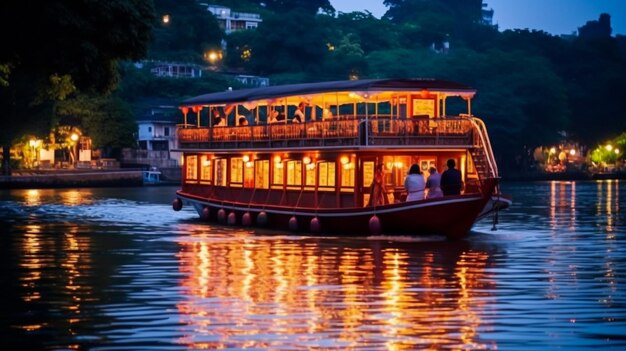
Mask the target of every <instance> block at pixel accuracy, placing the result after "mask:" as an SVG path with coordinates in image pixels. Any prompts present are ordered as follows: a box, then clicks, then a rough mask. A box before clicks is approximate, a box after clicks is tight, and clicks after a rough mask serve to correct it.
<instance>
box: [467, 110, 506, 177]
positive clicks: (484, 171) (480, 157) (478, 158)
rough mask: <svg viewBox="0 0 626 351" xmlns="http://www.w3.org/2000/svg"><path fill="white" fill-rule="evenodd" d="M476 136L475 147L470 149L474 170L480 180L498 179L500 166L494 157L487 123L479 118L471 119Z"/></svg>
mask: <svg viewBox="0 0 626 351" xmlns="http://www.w3.org/2000/svg"><path fill="white" fill-rule="evenodd" d="M471 121H472V126H473V127H474V130H475V131H476V133H475V134H474V147H473V148H472V149H470V154H471V155H472V161H473V162H474V168H475V169H476V172H477V173H478V176H479V178H480V179H486V178H498V177H499V176H498V166H497V165H496V160H495V157H494V155H493V150H492V148H491V143H490V142H489V135H488V133H487V127H486V126H485V123H484V122H483V121H482V120H481V119H479V118H471Z"/></svg>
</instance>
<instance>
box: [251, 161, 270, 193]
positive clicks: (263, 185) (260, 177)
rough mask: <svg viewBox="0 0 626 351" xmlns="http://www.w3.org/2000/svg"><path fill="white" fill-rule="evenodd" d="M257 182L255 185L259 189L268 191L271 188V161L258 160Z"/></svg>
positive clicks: (256, 165) (255, 181) (255, 169)
mask: <svg viewBox="0 0 626 351" xmlns="http://www.w3.org/2000/svg"><path fill="white" fill-rule="evenodd" d="M254 171H255V176H254V177H255V180H254V183H255V184H256V187H257V188H259V189H268V188H269V187H270V179H269V176H270V161H269V160H256V161H254Z"/></svg>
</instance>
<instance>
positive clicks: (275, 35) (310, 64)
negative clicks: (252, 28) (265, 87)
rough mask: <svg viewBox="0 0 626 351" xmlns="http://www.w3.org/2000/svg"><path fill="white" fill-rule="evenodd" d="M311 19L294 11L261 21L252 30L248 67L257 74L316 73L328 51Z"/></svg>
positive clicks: (320, 31)
mask: <svg viewBox="0 0 626 351" xmlns="http://www.w3.org/2000/svg"><path fill="white" fill-rule="evenodd" d="M324 38H325V34H324V29H323V28H320V27H319V26H318V25H317V22H316V18H315V17H314V16H310V15H307V14H306V13H304V12H302V11H298V10H293V11H290V12H287V13H284V14H280V15H273V16H269V17H268V18H267V19H264V20H263V22H262V23H261V24H260V25H259V27H258V28H257V30H256V38H255V41H254V43H253V44H252V48H251V51H252V55H251V58H250V65H251V67H252V68H253V69H254V71H256V72H257V73H259V74H263V75H265V74H277V73H292V72H298V71H300V72H306V73H309V74H311V73H315V74H317V73H319V72H320V71H321V67H320V62H323V60H324V59H325V56H326V55H327V52H328V49H327V46H326V41H325V40H324Z"/></svg>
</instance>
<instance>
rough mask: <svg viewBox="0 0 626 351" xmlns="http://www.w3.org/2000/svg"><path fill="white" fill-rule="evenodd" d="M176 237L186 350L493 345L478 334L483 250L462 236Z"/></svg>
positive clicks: (485, 286) (484, 287)
mask: <svg viewBox="0 0 626 351" xmlns="http://www.w3.org/2000/svg"><path fill="white" fill-rule="evenodd" d="M191 235H192V236H193V234H191ZM179 244H180V245H181V250H180V252H179V254H178V258H179V261H180V270H181V272H183V273H184V278H183V279H182V280H181V282H180V285H181V288H182V289H181V295H182V296H183V297H184V299H183V301H181V302H180V303H179V304H178V305H177V308H178V310H179V313H180V315H181V323H183V324H184V325H187V326H188V328H186V329H185V330H187V333H186V335H185V336H184V337H182V338H181V339H180V340H179V342H180V343H181V344H184V345H186V346H187V347H188V348H194V349H213V348H223V347H230V348H248V347H255V348H272V347H279V346H281V345H282V346H285V345H287V346H289V345H291V347H292V348H293V347H301V346H303V345H309V346H312V347H319V345H328V347H331V348H336V349H353V348H356V347H384V348H385V349H388V350H409V349H415V348H416V347H419V348H420V349H439V348H441V347H442V346H445V347H448V348H449V347H452V348H462V349H477V348H485V347H487V346H489V347H491V346H493V345H485V344H483V343H481V341H480V340H478V338H477V330H478V328H479V327H480V326H481V324H482V323H483V321H482V320H481V318H480V315H481V311H482V310H483V309H484V308H485V305H486V304H488V303H489V299H486V298H485V297H486V296H485V295H486V294H488V291H491V290H492V289H491V288H492V285H493V284H494V282H493V281H492V280H491V279H489V277H488V276H487V275H486V267H487V265H488V261H489V256H488V255H487V254H486V253H484V252H482V251H473V250H465V244H458V245H457V246H459V247H458V248H457V247H454V248H447V247H446V246H447V245H453V246H454V245H456V244H450V243H441V244H440V246H441V247H442V249H441V250H440V249H439V248H435V249H433V250H424V249H419V250H415V249H413V248H412V247H402V246H400V247H383V245H381V244H380V243H379V242H375V243H371V244H366V245H365V246H364V247H340V248H337V247H333V248H332V249H328V248H324V247H322V246H320V245H318V244H317V242H315V241H307V240H293V241H289V240H283V239H272V240H269V239H266V240H263V239H258V240H255V238H254V237H253V236H251V237H233V238H232V239H223V238H220V239H211V238H208V237H205V236H204V237H203V236H196V237H191V238H189V237H185V238H181V240H180V241H179ZM386 245H387V244H386ZM415 245H417V246H419V245H421V244H420V243H415Z"/></svg>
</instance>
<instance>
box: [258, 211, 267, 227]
mask: <svg viewBox="0 0 626 351" xmlns="http://www.w3.org/2000/svg"><path fill="white" fill-rule="evenodd" d="M256 223H257V224H258V225H261V226H263V225H266V224H267V213H266V212H265V211H261V212H259V214H258V215H257V216H256Z"/></svg>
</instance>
